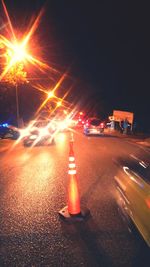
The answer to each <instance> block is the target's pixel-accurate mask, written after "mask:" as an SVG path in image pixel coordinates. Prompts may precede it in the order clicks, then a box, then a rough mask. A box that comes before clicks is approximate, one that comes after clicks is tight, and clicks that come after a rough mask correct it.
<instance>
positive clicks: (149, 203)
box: [145, 196, 150, 209]
mask: <svg viewBox="0 0 150 267" xmlns="http://www.w3.org/2000/svg"><path fill="white" fill-rule="evenodd" d="M145 202H146V205H147V207H148V208H149V209H150V196H149V197H148V198H146V199H145Z"/></svg>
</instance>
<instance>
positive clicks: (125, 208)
mask: <svg viewBox="0 0 150 267" xmlns="http://www.w3.org/2000/svg"><path fill="white" fill-rule="evenodd" d="M117 166H118V173H117V175H116V176H115V184H116V189H117V191H116V192H117V194H116V201H117V204H118V207H119V210H120V211H121V213H122V214H123V215H124V218H125V219H127V223H129V224H128V226H129V228H130V229H132V226H135V229H137V230H138V231H139V233H140V234H141V236H142V237H143V239H144V240H145V241H146V243H147V245H148V246H149V247H150V164H149V163H147V162H145V161H143V160H141V159H138V158H137V157H135V156H133V155H131V156H130V158H129V160H122V159H120V160H118V161H117ZM130 226H131V227H130Z"/></svg>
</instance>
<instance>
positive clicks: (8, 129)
mask: <svg viewBox="0 0 150 267" xmlns="http://www.w3.org/2000/svg"><path fill="white" fill-rule="evenodd" d="M19 136H20V131H19V129H18V128H16V127H15V126H13V125H9V124H8V123H3V124H0V138H2V139H7V138H9V139H13V140H16V139H18V138H19Z"/></svg>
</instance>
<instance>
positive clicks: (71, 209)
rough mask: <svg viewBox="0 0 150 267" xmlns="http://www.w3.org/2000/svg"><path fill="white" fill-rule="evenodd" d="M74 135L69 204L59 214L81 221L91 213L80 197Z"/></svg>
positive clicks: (71, 147) (71, 144)
mask: <svg viewBox="0 0 150 267" xmlns="http://www.w3.org/2000/svg"><path fill="white" fill-rule="evenodd" d="M73 142H74V140H73V135H72V138H71V140H70V143H69V144H70V150H69V169H68V175H69V185H68V206H66V207H64V208H63V209H62V210H61V211H59V215H60V216H61V218H63V219H65V220H68V221H71V222H74V221H81V220H83V219H84V218H86V217H87V215H89V210H88V209H85V208H84V209H83V208H82V209H81V208H80V197H79V190H78V183H77V176H76V164H75V156H74V151H73Z"/></svg>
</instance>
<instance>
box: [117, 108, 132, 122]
mask: <svg viewBox="0 0 150 267" xmlns="http://www.w3.org/2000/svg"><path fill="white" fill-rule="evenodd" d="M113 118H114V120H115V121H123V120H125V119H127V120H128V122H129V123H131V124H133V119H134V113H133V112H128V111H122V110H113Z"/></svg>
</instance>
